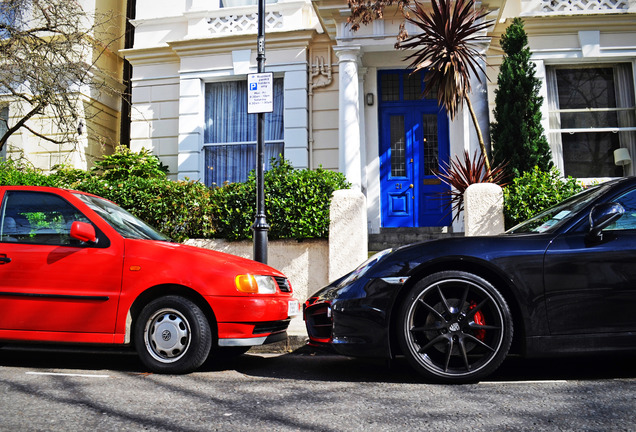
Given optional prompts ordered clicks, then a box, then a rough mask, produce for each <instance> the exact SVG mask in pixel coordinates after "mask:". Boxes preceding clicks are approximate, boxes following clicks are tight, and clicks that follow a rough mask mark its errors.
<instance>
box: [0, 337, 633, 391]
mask: <svg viewBox="0 0 636 432" xmlns="http://www.w3.org/2000/svg"><path fill="white" fill-rule="evenodd" d="M3 366H4V367H21V368H29V369H46V370H47V371H48V370H56V371H61V372H64V371H68V370H84V371H88V370H90V371H99V370H115V371H119V372H128V373H145V372H146V371H145V369H144V367H143V365H142V364H141V363H140V361H139V360H138V358H137V356H136V354H135V352H134V351H133V350H124V349H106V348H101V347H99V348H90V349H87V348H85V347H82V348H76V347H66V348H59V347H50V346H19V345H16V346H11V345H9V346H5V347H2V348H0V367H3ZM228 371H230V372H231V371H233V372H238V373H240V374H244V375H246V376H253V377H264V378H279V379H292V380H301V381H302V380H305V381H323V382H387V383H417V382H422V383H424V382H426V381H425V380H424V379H423V378H421V377H419V376H418V375H417V374H416V373H415V372H414V371H413V370H412V369H411V367H410V366H409V365H408V363H407V361H406V360H405V359H404V358H397V359H395V360H393V361H391V362H388V361H384V360H374V359H354V358H349V357H343V356H339V355H336V354H333V353H331V352H328V351H322V350H318V349H314V348H311V347H302V348H300V349H297V350H296V351H294V352H292V353H287V354H264V353H250V352H248V353H247V354H244V355H242V356H239V357H236V358H233V359H229V360H218V361H214V360H212V361H208V362H207V363H206V364H205V365H204V366H203V367H202V368H201V369H200V370H198V371H197V372H195V374H215V373H224V372H228ZM622 378H636V354H629V355H621V356H619V355H607V356H589V357H588V356H578V357H560V358H550V359H524V358H519V357H510V358H508V359H507V360H506V361H504V363H503V364H502V365H501V367H500V368H499V369H498V370H497V371H496V372H495V373H494V374H493V375H491V376H490V377H489V378H488V380H487V381H496V382H506V381H548V380H600V379H622Z"/></svg>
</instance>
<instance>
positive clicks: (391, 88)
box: [380, 73, 400, 102]
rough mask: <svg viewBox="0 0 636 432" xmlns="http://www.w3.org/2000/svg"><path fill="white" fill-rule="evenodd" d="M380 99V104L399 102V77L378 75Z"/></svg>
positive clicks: (396, 75)
mask: <svg viewBox="0 0 636 432" xmlns="http://www.w3.org/2000/svg"><path fill="white" fill-rule="evenodd" d="M380 91H381V93H380V97H381V98H382V102H389V101H399V100H400V75H398V74H396V73H395V74H382V75H380Z"/></svg>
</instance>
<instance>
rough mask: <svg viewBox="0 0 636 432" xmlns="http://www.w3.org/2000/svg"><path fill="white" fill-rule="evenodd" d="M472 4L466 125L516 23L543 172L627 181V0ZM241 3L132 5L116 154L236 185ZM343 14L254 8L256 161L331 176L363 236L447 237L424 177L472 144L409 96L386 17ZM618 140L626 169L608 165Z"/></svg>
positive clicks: (633, 52) (635, 19) (301, 4)
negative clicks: (529, 77)
mask: <svg viewBox="0 0 636 432" xmlns="http://www.w3.org/2000/svg"><path fill="white" fill-rule="evenodd" d="M479 6H481V7H484V8H486V9H487V10H488V11H489V12H490V18H492V19H494V20H495V24H494V26H493V28H492V30H491V32H490V33H489V34H491V36H493V37H492V38H491V41H490V43H489V44H484V45H483V46H482V47H480V49H481V50H482V52H483V53H484V54H485V56H486V61H487V63H488V67H485V70H486V75H484V76H482V77H474V78H473V83H472V84H473V95H472V98H471V99H472V100H473V103H474V105H475V108H476V110H477V116H478V118H479V121H480V126H481V129H482V131H484V132H485V131H487V130H488V125H489V122H490V121H491V120H492V119H491V115H490V113H491V112H492V108H493V106H492V104H493V103H494V93H493V92H494V89H495V87H496V77H497V66H498V64H500V62H501V58H502V52H501V49H500V48H499V44H498V42H497V36H499V35H501V34H502V33H503V32H504V31H505V28H506V27H507V25H508V24H509V23H510V20H511V19H512V18H513V17H515V16H520V17H522V18H523V19H524V21H525V26H526V31H527V33H528V35H529V41H530V48H531V49H532V52H533V56H532V60H533V61H534V62H535V64H536V65H537V72H538V77H539V78H540V79H541V80H542V83H543V86H542V90H541V91H542V95H543V96H544V98H545V102H544V105H543V112H544V128H545V130H546V133H547V135H548V140H549V142H550V145H551V148H552V151H553V155H554V161H555V164H556V165H557V167H559V169H560V170H561V171H562V172H564V173H565V174H566V175H573V176H576V177H581V178H607V177H616V176H621V175H624V174H625V175H630V174H632V173H633V168H632V164H631V160H633V157H634V154H635V150H636V149H635V148H634V146H635V145H636V141H635V140H634V134H635V133H636V132H635V131H636V127H635V126H636V122H635V121H634V119H635V118H636V111H635V108H634V87H635V86H634V70H635V62H636V9H635V7H634V0H600V1H591V0H579V1H576V0H546V1H544V0H532V1H520V0H509V1H504V0H494V1H491V2H482V3H481V4H480V5H479ZM256 11H257V6H256V2H255V0H212V1H209V0H206V1H203V0H137V1H136V15H135V20H133V25H134V27H135V40H134V44H133V46H132V48H130V49H127V50H124V51H123V54H124V56H125V58H126V59H127V60H128V61H129V62H130V63H131V64H132V66H133V74H132V112H131V136H130V146H131V149H132V150H139V149H141V148H146V149H150V150H152V151H153V152H154V153H155V154H156V155H158V156H159V157H160V159H161V160H162V161H163V163H164V164H167V165H168V166H169V169H170V173H171V175H172V176H173V177H174V178H180V179H183V178H190V179H193V180H200V181H202V182H205V183H206V184H208V185H214V184H216V185H220V184H222V183H224V182H232V181H241V180H244V179H245V178H247V175H248V173H249V171H250V170H251V169H254V167H255V142H256V138H255V137H256V126H255V116H254V115H251V116H248V115H247V109H246V105H247V84H246V77H247V74H249V73H254V72H256V71H257V65H256V31H257V27H256V26H257V22H256V19H257V17H256ZM348 14H349V9H348V8H347V4H346V2H345V1H343V0H314V1H313V2H312V1H310V0H278V1H273V2H272V1H268V3H267V5H266V17H265V21H266V35H265V41H266V42H265V46H266V52H265V56H266V62H265V71H266V72H271V73H273V76H274V111H273V112H272V113H270V114H267V115H266V131H265V135H266V136H265V153H266V158H267V159H268V160H269V159H270V158H272V157H278V156H279V155H282V156H283V157H284V158H285V159H287V160H289V161H291V163H292V164H293V165H294V166H295V167H298V168H317V167H319V166H322V167H323V168H326V169H332V170H338V171H341V172H343V173H345V175H346V176H347V178H348V180H349V181H350V182H351V183H352V184H353V187H355V188H358V189H360V190H361V191H362V192H363V193H364V194H365V195H366V197H367V206H368V212H367V213H368V224H369V226H368V229H369V232H370V233H377V232H379V231H380V229H381V228H388V227H436V228H437V229H439V230H441V231H462V230H463V226H462V222H461V221H459V222H455V223H454V226H453V225H451V215H449V214H447V209H446V208H445V205H444V202H443V201H442V200H441V199H440V192H441V191H443V190H444V185H442V184H441V183H440V181H439V180H438V179H437V178H436V177H435V176H434V172H435V171H436V170H437V169H438V168H439V167H440V166H441V165H443V164H444V163H448V162H449V161H450V159H451V158H453V157H454V156H455V155H460V156H461V155H462V154H463V152H464V151H468V152H469V153H474V152H475V151H478V143H477V138H476V134H475V131H474V127H473V125H472V120H471V119H470V116H469V114H468V110H467V109H463V110H460V112H459V113H458V114H457V115H456V117H455V118H454V120H453V121H450V120H449V118H448V116H447V114H446V112H445V111H444V110H443V109H440V108H439V106H438V105H437V102H436V100H434V99H433V100H431V99H422V97H421V95H422V90H423V85H424V76H423V74H410V73H409V71H407V70H405V68H406V66H407V63H405V61H404V57H405V56H406V55H407V53H406V52H403V51H396V50H395V49H394V45H395V42H396V36H397V33H398V28H399V25H400V23H401V15H399V13H397V11H395V10H387V11H386V12H385V14H384V19H382V20H377V21H375V22H373V23H372V24H371V25H368V26H363V27H362V28H361V29H360V30H359V31H357V32H355V33H354V32H351V31H350V29H349V27H348V26H347V24H346V20H347V17H348ZM407 30H409V32H410V33H413V32H414V31H415V28H407ZM577 90H579V91H578V93H577ZM484 135H485V136H486V137H487V136H488V134H487V133H486V132H485V133H484ZM619 148H621V149H625V150H626V153H627V154H629V156H628V158H629V162H630V163H627V164H625V165H616V163H615V161H614V151H615V150H617V149H619ZM624 153H625V152H622V153H621V154H623V156H624ZM623 160H624V159H623Z"/></svg>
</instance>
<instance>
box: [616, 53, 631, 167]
mask: <svg viewBox="0 0 636 432" xmlns="http://www.w3.org/2000/svg"><path fill="white" fill-rule="evenodd" d="M614 87H615V91H616V107H617V108H629V111H619V112H618V127H621V128H625V127H636V107H635V105H636V104H635V103H634V75H633V71H632V65H631V64H630V63H620V64H618V65H616V67H615V68H614ZM618 137H619V141H620V146H621V147H623V148H626V149H627V150H629V154H630V156H631V158H632V163H631V164H630V165H627V166H626V167H625V173H626V174H633V173H634V160H635V159H634V156H636V131H621V132H619V133H618Z"/></svg>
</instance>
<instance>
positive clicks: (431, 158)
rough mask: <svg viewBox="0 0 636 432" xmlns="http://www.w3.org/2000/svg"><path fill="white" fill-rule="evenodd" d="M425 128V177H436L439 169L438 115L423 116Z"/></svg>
mask: <svg viewBox="0 0 636 432" xmlns="http://www.w3.org/2000/svg"><path fill="white" fill-rule="evenodd" d="M422 125H423V128H424V136H423V141H424V175H427V176H430V175H435V173H436V172H437V170H438V169H439V149H438V145H437V115H435V114H424V115H423V116H422Z"/></svg>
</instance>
